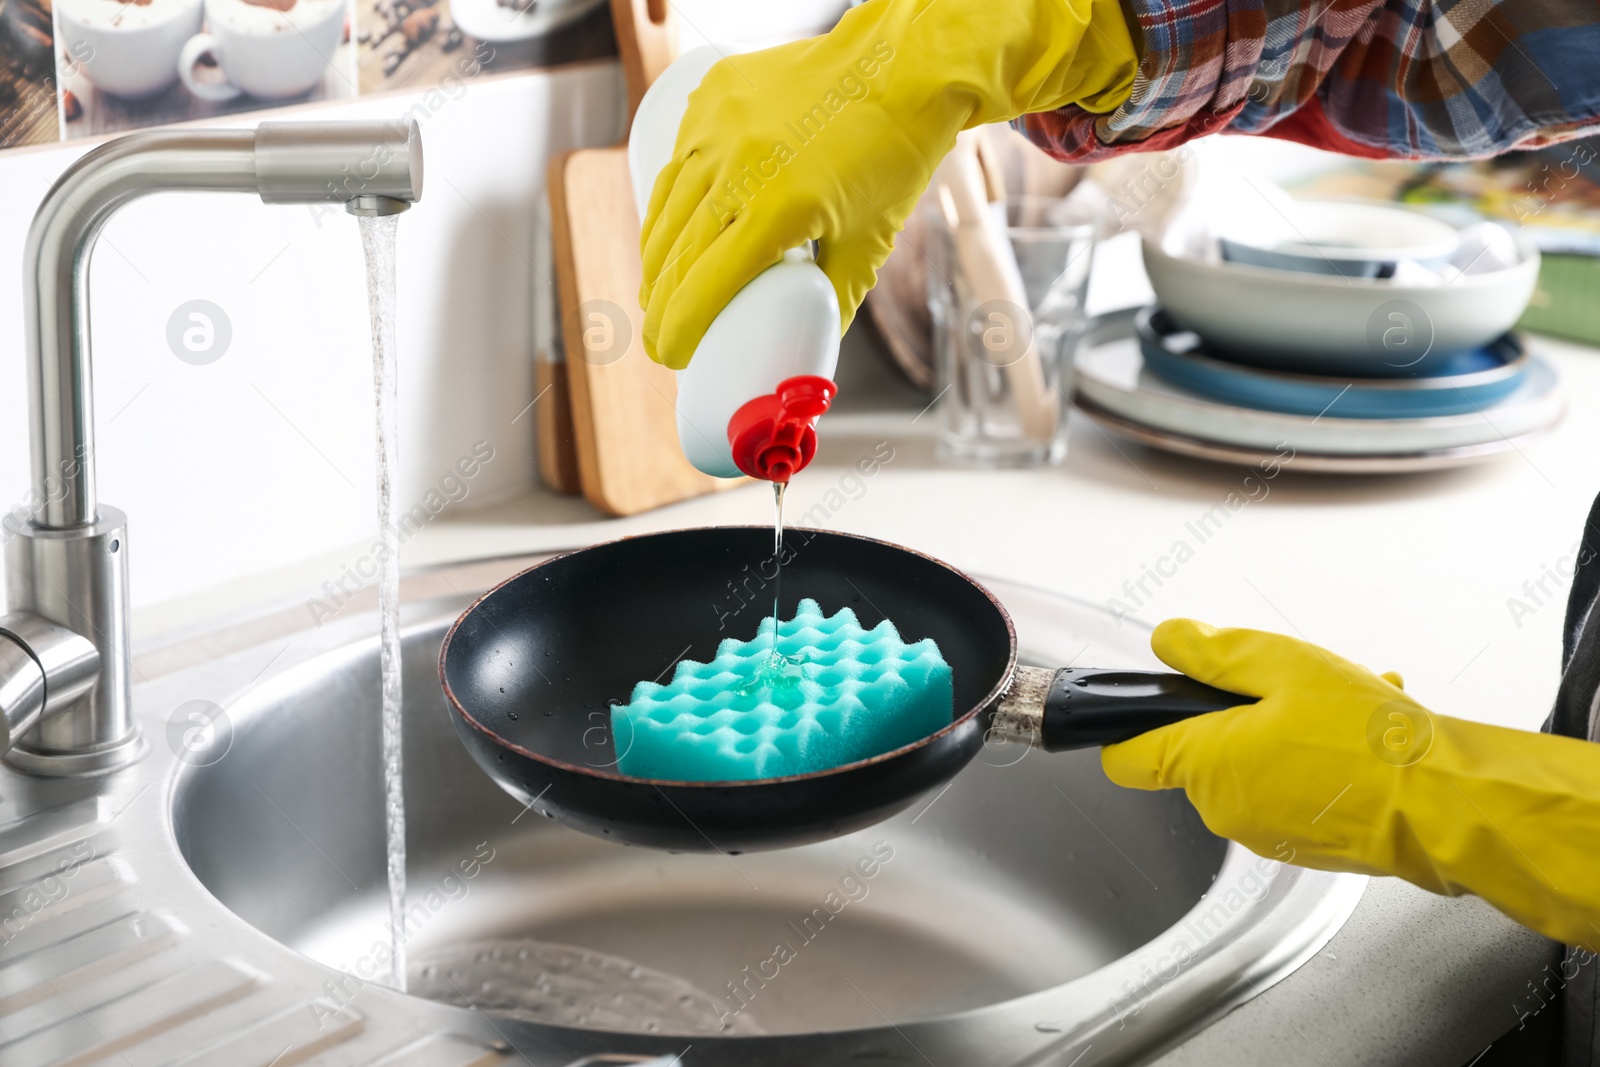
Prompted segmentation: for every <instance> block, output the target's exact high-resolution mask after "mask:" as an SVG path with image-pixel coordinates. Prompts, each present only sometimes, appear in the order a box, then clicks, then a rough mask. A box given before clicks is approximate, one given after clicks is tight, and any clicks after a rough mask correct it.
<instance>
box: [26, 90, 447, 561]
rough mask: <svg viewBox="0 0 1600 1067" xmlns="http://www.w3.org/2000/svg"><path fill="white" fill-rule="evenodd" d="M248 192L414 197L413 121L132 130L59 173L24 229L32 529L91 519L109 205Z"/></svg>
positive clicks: (417, 144) (307, 199)
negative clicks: (97, 327) (99, 273)
mask: <svg viewBox="0 0 1600 1067" xmlns="http://www.w3.org/2000/svg"><path fill="white" fill-rule="evenodd" d="M181 190H194V191H202V192H243V193H255V194H257V195H259V196H260V197H261V199H262V200H263V201H264V202H266V203H268V204H315V203H340V204H347V205H348V204H351V203H352V202H354V201H357V200H358V199H360V198H365V197H381V198H384V199H386V200H390V201H399V202H403V203H407V204H409V203H411V202H412V201H415V200H419V199H421V196H422V141H421V138H420V137H419V136H418V132H417V127H416V123H415V122H411V121H406V122H398V123H383V122H348V123H346V122H268V123H262V124H261V126H259V127H258V128H257V129H254V130H175V131H160V132H154V133H140V134H134V135H132V136H129V137H121V138H118V139H117V140H115V141H111V142H108V143H107V144H104V145H101V146H100V147H99V148H97V149H95V150H94V151H92V152H90V153H88V154H87V155H85V156H84V157H83V158H82V159H80V160H78V161H77V162H76V163H74V164H73V165H72V166H71V167H70V168H68V169H67V171H66V173H65V174H63V175H62V176H61V178H60V180H58V181H57V182H56V183H55V185H54V186H52V187H51V189H50V192H49V193H48V194H47V195H46V196H45V198H44V202H43V203H41V204H40V205H39V211H38V213H37V214H36V215H35V216H34V219H33V226H32V228H31V229H29V231H28V241H27V247H26V252H25V258H24V267H23V284H24V285H25V286H26V288H27V294H26V297H27V299H26V306H25V308H24V315H25V316H26V318H27V324H26V325H27V342H28V357H29V358H28V375H29V382H28V384H29V393H30V395H31V398H32V401H33V407H32V412H31V420H32V422H31V424H32V429H33V489H34V501H33V521H34V523H35V524H37V525H38V526H40V527H43V528H45V529H56V530H64V529H74V528H77V527H80V526H85V525H88V524H90V523H93V522H94V521H95V518H96V514H97V512H96V499H95V478H94V449H93V445H94V439H93V438H94V391H93V386H92V381H91V370H92V368H91V365H90V356H89V259H90V255H91V254H92V252H93V251H94V243H95V238H96V237H98V236H99V234H100V230H101V228H102V227H104V226H105V223H106V220H107V219H109V218H110V217H111V216H112V215H113V214H114V213H115V212H116V210H117V209H118V208H120V207H121V206H122V205H124V204H126V203H127V202H128V201H130V200H133V199H135V198H137V197H140V196H143V195H145V194H147V193H157V192H173V191H181Z"/></svg>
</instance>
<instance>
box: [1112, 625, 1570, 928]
mask: <svg viewBox="0 0 1600 1067" xmlns="http://www.w3.org/2000/svg"><path fill="white" fill-rule="evenodd" d="M1150 644H1151V647H1152V649H1154V651H1155V653H1156V655H1157V656H1159V657H1160V658H1161V660H1162V661H1163V662H1165V663H1166V664H1167V665H1168V666H1171V667H1173V668H1175V669H1177V670H1179V671H1182V672H1183V673H1185V674H1187V675H1189V676H1191V677H1193V678H1195V679H1197V680H1199V681H1202V682H1206V683H1208V684H1210V685H1214V686H1218V687H1220V688H1222V689H1226V690H1229V691H1232V692H1235V693H1241V694H1245V695H1249V696H1256V697H1260V698H1261V700H1260V703H1258V704H1254V705H1249V706H1245V707H1239V708H1233V709H1230V710H1228V711H1221V712H1216V713H1213V714H1208V715H1201V716H1198V717H1196V718H1193V719H1188V720H1186V721H1184V722H1180V723H1176V724H1174V725H1172V726H1167V727H1163V728H1161V729H1158V730H1153V731H1151V732H1149V733H1147V734H1143V735H1141V736H1139V737H1137V738H1134V739H1133V740H1131V741H1126V742H1123V743H1122V744H1118V745H1111V746H1108V747H1107V748H1106V749H1105V750H1104V751H1103V754H1102V757H1101V758H1102V762H1103V764H1104V767H1105V770H1106V773H1107V775H1109V776H1110V778H1111V780H1112V781H1114V782H1116V783H1117V784H1119V785H1123V786H1129V787H1132V788H1136V789H1173V788H1177V789H1183V790H1184V791H1185V792H1186V793H1187V794H1188V797H1189V800H1190V802H1191V803H1193V804H1194V806H1195V808H1196V809H1197V810H1198V811H1199V813H1200V817H1201V818H1202V819H1203V820H1204V821H1205V824H1206V825H1207V826H1208V827H1209V828H1210V829H1211V830H1212V831H1213V832H1214V833H1217V834H1219V835H1221V836H1223V837H1227V838H1231V839H1232V840H1235V841H1238V842H1239V843H1240V844H1242V845H1244V846H1245V847H1247V848H1249V849H1251V850H1252V851H1254V852H1256V853H1259V854H1261V855H1263V856H1271V857H1274V858H1285V856H1286V855H1287V852H1288V850H1289V849H1292V850H1293V859H1292V862H1294V863H1296V864H1299V865H1301V866H1305V867H1316V868H1320V869H1322V870H1333V871H1354V872H1359V873H1364V874H1381V875H1398V876H1399V877H1401V878H1404V879H1406V880H1407V881H1409V882H1412V883H1414V884H1416V885H1418V886H1421V887H1422V888H1424V889H1427V890H1431V891H1432V892H1435V893H1445V894H1450V895H1457V894H1461V893H1474V894H1476V895H1478V896H1480V897H1482V898H1484V899H1485V900H1487V901H1488V902H1489V903H1491V904H1493V905H1494V906H1495V907H1497V908H1499V909H1500V910H1501V911H1502V912H1504V913H1505V914H1507V915H1509V916H1510V917H1511V918H1513V919H1515V920H1517V921H1518V922H1520V923H1522V924H1524V925H1526V926H1528V927H1531V928H1532V929H1534V930H1537V931H1539V932H1540V933H1543V934H1546V935H1548V936H1550V937H1553V938H1555V939H1557V940H1559V941H1563V942H1565V943H1567V944H1570V945H1581V946H1584V947H1586V948H1589V949H1592V950H1600V848H1597V847H1596V842H1600V746H1597V745H1593V744H1589V743H1586V742H1583V741H1579V740H1575V739H1573V738H1567V737H1555V736H1551V735H1548V734H1538V733H1530V732H1526V731H1522V730H1511V729H1506V728H1503V727H1498V726H1487V725H1483V724H1480V723H1475V722H1468V721H1465V720H1462V719H1454V718H1450V717H1447V716H1444V715H1435V714H1433V713H1432V712H1430V711H1428V710H1427V709H1425V708H1423V707H1422V706H1421V705H1420V704H1418V703H1417V702H1416V701H1415V700H1413V699H1412V698H1411V697H1410V696H1408V695H1407V694H1406V693H1405V691H1404V690H1403V689H1402V688H1401V681H1400V677H1399V676H1398V675H1394V674H1387V675H1382V676H1380V675H1376V674H1374V673H1372V672H1371V671H1369V670H1368V669H1367V668H1365V667H1362V666H1359V665H1358V664H1354V663H1351V662H1349V661H1348V660H1345V659H1343V658H1341V657H1339V656H1337V655H1335V654H1333V653H1331V652H1327V651H1324V650H1323V649H1320V648H1317V647H1316V646H1315V645H1311V644H1307V643H1306V642H1304V641H1298V640H1295V639H1293V638H1290V637H1285V636H1282V635H1279V634H1272V633H1263V632H1261V631H1257V630H1228V629H1223V630H1219V629H1213V628H1212V627H1210V626H1206V625H1205V624H1203V623H1198V622H1194V621H1192V620H1189V619H1171V620H1168V621H1167V622H1164V623H1162V624H1161V625H1160V626H1159V627H1157V628H1156V631H1155V634H1154V635H1153V636H1152V638H1151V642H1150Z"/></svg>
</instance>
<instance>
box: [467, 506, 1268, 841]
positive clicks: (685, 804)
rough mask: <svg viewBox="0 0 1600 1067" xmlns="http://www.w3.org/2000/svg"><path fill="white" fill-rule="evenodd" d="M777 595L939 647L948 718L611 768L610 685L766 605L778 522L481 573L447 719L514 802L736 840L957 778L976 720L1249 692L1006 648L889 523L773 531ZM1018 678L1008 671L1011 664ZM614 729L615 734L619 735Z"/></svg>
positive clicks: (1221, 704)
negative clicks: (696, 777)
mask: <svg viewBox="0 0 1600 1067" xmlns="http://www.w3.org/2000/svg"><path fill="white" fill-rule="evenodd" d="M784 547H785V561H784V567H783V586H782V587H783V595H784V596H783V606H782V612H783V614H784V616H785V617H788V616H790V615H792V614H793V612H794V610H795V606H796V605H797V603H798V602H799V600H800V599H801V598H802V597H811V598H813V599H815V600H816V601H818V602H819V603H820V604H821V605H822V607H823V610H824V611H826V612H828V613H829V614H832V613H833V612H835V611H838V610H839V609H840V608H842V607H846V606H848V607H850V608H852V609H853V610H854V611H855V613H856V614H857V616H859V617H860V620H861V624H862V625H863V626H866V627H871V626H875V625H877V623H878V622H879V621H881V620H882V619H884V618H889V619H891V620H893V621H894V624H895V627H896V628H897V629H898V630H899V631H900V634H901V636H902V637H903V638H904V639H905V640H906V641H908V642H909V641H916V640H920V639H922V638H924V637H931V638H933V639H934V640H935V641H937V642H938V644H939V648H940V650H941V651H942V652H943V653H944V657H945V659H946V661H948V662H949V664H950V667H951V670H952V674H953V676H954V685H955V710H954V715H953V718H952V721H951V723H950V725H949V726H946V727H945V728H944V729H942V730H940V731H939V732H938V733H935V734H932V735H930V736H928V737H925V738H923V739H922V740H921V741H918V742H916V743H915V744H912V745H907V746H906V747H904V748H900V749H896V750H895V751H893V752H888V753H885V754H883V755H881V756H876V757H874V758H872V759H868V760H862V761H860V762H857V763H851V764H847V765H846V766H843V767H836V768H834V769H832V770H828V771H821V772H817V773H814V774H805V775H796V776H793V777H789V778H768V779H761V780H758V781H747V782H669V781H654V780H650V779H645V778H630V777H626V776H624V775H621V774H618V773H616V771H615V764H616V760H617V756H616V748H615V745H614V743H613V738H612V736H611V711H610V706H609V705H610V703H611V702H612V701H616V702H621V703H626V702H627V701H628V699H629V697H630V695H631V694H632V692H633V686H634V684H635V683H636V682H638V681H640V680H641V679H657V680H659V679H661V678H664V677H666V676H668V675H669V674H670V672H671V670H672V668H673V666H674V665H675V664H676V663H677V661H678V660H680V659H684V658H689V659H697V660H701V661H705V660H708V659H710V658H711V657H712V656H713V655H714V654H715V651H716V647H717V644H718V642H720V641H722V640H723V639H724V638H728V637H735V638H738V639H740V640H748V639H750V638H751V637H753V636H754V635H755V633H756V632H757V628H758V627H759V626H760V623H761V620H762V619H764V618H766V617H768V616H769V615H770V614H771V613H772V584H771V582H770V581H769V580H767V579H769V578H770V576H771V573H772V529H771V528H770V527H751V526H738V527H713V528H706V529H694V530H676V531H673V532H670V533H660V534H650V535H647V536H643V537H633V538H628V539H626V540H623V541H612V542H610V543H608V544H602V545H596V546H595V547H593V548H586V549H582V550H580V551H577V552H571V553H568V554H567V555H564V556H557V557H555V558H554V559H551V560H548V561H546V562H544V563H541V564H539V565H537V566H535V567H531V568H529V569H528V570H526V571H523V572H522V573H521V574H519V575H517V576H516V577H514V578H511V579H510V580H508V581H506V582H503V583H502V584H500V585H498V586H496V587H495V588H494V589H491V590H490V591H489V592H488V593H486V594H484V595H483V597H481V598H480V599H479V600H478V601H477V602H476V603H475V604H473V605H472V607H470V608H468V609H467V611H466V612H465V613H464V614H463V615H462V616H461V618H459V619H458V620H456V623H455V625H454V626H452V627H451V628H450V632H449V633H448V634H446V635H445V639H444V647H443V649H442V650H441V652H440V655H439V678H440V681H441V682H442V683H443V685H444V692H445V697H446V699H447V700H448V701H449V704H450V708H451V720H452V722H453V723H454V724H455V727H456V733H457V734H458V735H459V736H460V737H461V740H462V742H463V743H464V744H465V745H466V746H467V749H468V750H469V751H470V752H471V753H472V755H473V758H474V759H476V760H477V761H478V765H479V766H481V767H482V768H483V769H484V770H485V771H487V772H488V773H489V775H490V777H492V778H493V779H494V780H495V781H496V782H498V783H500V785H501V787H502V788H504V789H505V790H506V791H508V792H510V793H511V794H512V795H513V796H516V797H519V798H520V799H521V800H522V801H523V803H525V804H529V805H531V806H533V807H534V808H536V809H537V810H539V811H541V812H542V813H544V814H546V815H548V816H550V817H552V818H555V819H559V820H560V821H562V822H564V823H566V824H567V825H569V826H572V827H575V828H577V829H579V830H583V831H585V832H587V833H591V834H595V835H596V836H602V837H608V838H610V839H611V840H614V841H620V842H622V843H623V844H629V845H647V846H651V847H654V848H664V849H671V850H673V851H686V852H687V851H711V850H713V849H716V850H719V851H723V852H728V853H738V852H743V851H748V850H755V849H768V848H783V847H787V846H790V845H799V844H805V843H807V842H811V841H819V840H822V839H825V838H829V837H835V836H837V835H840V834H845V833H850V832H851V831H854V830H859V829H861V828H863V827H865V826H870V825H871V824H873V823H875V822H878V821H879V820H881V819H885V818H887V817H889V816H890V815H893V814H895V813H896V812H898V811H901V810H902V809H904V808H906V807H907V806H909V805H910V804H911V802H912V801H913V800H915V799H916V798H917V797H918V796H919V795H921V794H922V793H923V792H925V791H926V790H928V789H930V788H933V787H936V786H939V785H942V784H943V783H944V782H946V781H947V780H949V779H950V778H952V777H953V776H954V775H955V774H956V773H957V772H958V771H960V770H961V768H962V767H964V766H966V764H967V762H968V761H969V760H971V759H972V757H973V756H974V755H976V754H977V752H978V750H979V748H980V747H981V746H982V745H983V743H984V738H985V736H986V734H988V733H989V731H991V730H994V731H997V732H1000V733H1003V734H1005V735H1007V736H1009V737H1013V738H1019V739H1022V740H1026V741H1028V742H1030V743H1032V744H1036V745H1038V746H1039V747H1042V748H1044V749H1047V750H1049V751H1059V750H1062V749H1068V748H1080V747H1086V746H1090V745H1100V744H1108V743H1110V742H1113V741H1120V740H1125V739H1127V738H1129V737H1133V736H1135V735H1137V734H1140V733H1143V732H1144V731H1146V730H1151V729H1154V728H1156V727H1157V726H1163V725H1165V724H1167V723H1171V722H1176V721H1178V720H1180V719H1184V718H1187V717H1189V716H1191V715H1198V714H1200V713H1202V712H1207V711H1216V710H1220V709H1222V708H1227V707H1233V706H1236V705H1239V704H1242V703H1247V702H1248V701H1247V699H1246V698H1243V697H1239V696H1236V695H1234V694H1232V693H1226V692H1223V691H1222V690H1219V689H1213V688H1211V687H1210V686H1205V685H1201V684H1200V683H1199V682H1195V681H1193V680H1192V679H1189V678H1186V677H1184V676H1183V675H1179V674H1166V673H1160V672H1149V671H1115V670H1113V671H1106V670H1095V669H1069V670H1064V671H1060V672H1049V671H1038V670H1036V669H1033V668H1027V667H1023V668H1018V667H1017V665H1016V662H1017V636H1016V631H1015V630H1014V629H1013V628H1012V625H1011V618H1010V616H1008V615H1007V614H1006V610H1005V608H1004V607H1002V606H1001V605H1000V603H999V602H998V601H997V600H995V599H994V597H993V596H991V595H990V594H989V592H988V591H987V590H986V589H984V588H983V587H982V586H981V585H979V584H978V583H977V582H975V581H973V580H972V579H971V578H968V577H967V576H966V575H965V574H962V573H961V572H960V571H958V570H956V569H954V568H953V567H950V566H947V565H946V564H943V563H940V562H939V561H938V560H935V559H931V558H929V557H928V556H924V555H921V554H920V553H917V552H913V551H911V550H910V549H906V548H901V547H899V546H897V545H891V544H888V543H886V542H883V541H874V540H871V539H870V538H865V537H856V536H852V535H849V534H839V533H826V532H820V531H813V530H804V529H802V530H794V531H790V532H789V533H787V534H786V535H785V546H784ZM1014 681H1015V684H1013V683H1014ZM624 742H626V738H624Z"/></svg>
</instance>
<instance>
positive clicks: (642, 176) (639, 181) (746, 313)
mask: <svg viewBox="0 0 1600 1067" xmlns="http://www.w3.org/2000/svg"><path fill="white" fill-rule="evenodd" d="M727 51H731V50H725V49H722V48H719V47H718V46H716V45H706V46H704V47H702V48H697V49H695V50H694V51H692V52H688V53H686V54H684V55H683V56H682V57H680V58H679V59H678V60H677V62H675V63H673V64H672V65H671V66H670V67H668V68H667V69H666V70H664V71H662V73H661V76H660V77H659V78H657V79H656V81H655V84H654V85H652V86H651V87H650V91H649V92H647V93H645V95H644V99H643V100H642V101H640V103H639V110H638V111H637V112H636V113H635V115H634V119H633V128H632V130H631V132H630V133H629V136H628V170H629V173H630V175H631V177H632V179H633V195H634V200H635V203H636V204H637V205H638V208H639V217H640V219H643V218H644V216H645V212H646V210H647V209H648V207H649V204H650V192H651V190H652V189H654V188H655V182H656V175H658V174H659V173H661V169H662V168H663V167H665V166H666V165H667V163H668V162H670V161H671V159H672V150H673V147H674V145H675V144H676V143H677V139H678V126H679V124H680V123H681V122H682V121H683V114H684V111H685V110H686V109H687V108H688V106H689V94H690V93H692V92H694V90H695V89H696V88H698V87H699V85H700V82H701V79H703V78H704V77H705V74H706V71H708V70H710V69H711V67H712V65H713V64H714V63H716V62H717V60H719V59H721V58H722V57H723V55H725V54H726V53H727ZM839 323H840V316H839V299H838V297H837V295H835V293H834V290H833V283H832V282H830V281H829V280H828V277H827V275H825V274H823V273H822V269H821V268H820V267H818V266H817V264H816V261H815V259H814V258H813V257H812V254H811V248H810V246H809V244H808V245H806V246H804V247H801V248H792V249H790V250H789V251H788V252H787V253H786V254H785V255H784V257H783V260H782V261H781V262H779V263H776V264H774V265H773V266H771V267H768V268H767V269H766V270H765V271H763V272H762V273H761V274H759V275H757V276H756V278H755V279H754V280H753V281H751V282H750V283H749V284H748V285H746V286H745V287H744V288H743V289H741V290H739V292H738V294H737V295H735V296H734V298H733V299H732V300H731V301H729V302H728V306H727V307H725V308H723V310H722V312H721V313H720V314H719V315H718V316H717V317H716V319H715V320H713V321H712V323H711V326H710V328H709V329H707V330H706V334H705V337H704V338H702V339H701V341H700V347H699V348H697V349H695V353H694V357H693V359H691V360H690V362H689V366H688V367H687V368H686V369H684V370H681V371H679V372H678V441H679V443H680V444H681V445H682V446H683V454H684V455H685V456H687V457H688V458H689V462H690V463H693V464H694V465H695V466H696V467H697V468H699V469H700V470H701V471H704V472H705V473H706V474H709V475H712V476H714V477H718V478H737V477H738V476H739V475H740V474H747V475H749V476H751V477H752V478H762V479H765V480H767V481H773V482H787V481H788V480H789V478H790V477H791V476H793V475H794V474H795V472H797V471H799V470H800V469H801V468H803V467H804V466H805V465H806V464H808V463H810V462H811V457H812V456H813V455H814V454H815V453H816V442H817V435H816V422H817V419H818V418H820V417H821V416H822V414H823V413H824V412H826V411H827V410H828V405H829V404H830V403H832V401H833V398H834V396H835V394H836V393H837V391H838V389H837V387H836V386H835V385H834V383H833V375H834V371H835V369H836V368H837V367H838V364H839Z"/></svg>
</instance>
